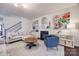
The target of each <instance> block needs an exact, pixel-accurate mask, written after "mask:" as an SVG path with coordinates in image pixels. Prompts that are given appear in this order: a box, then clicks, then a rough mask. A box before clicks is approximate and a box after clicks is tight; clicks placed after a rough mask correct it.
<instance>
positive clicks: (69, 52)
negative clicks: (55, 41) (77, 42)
mask: <svg viewBox="0 0 79 59" xmlns="http://www.w3.org/2000/svg"><path fill="white" fill-rule="evenodd" d="M64 53H65V56H79V47H76V46H75V47H74V48H70V47H66V46H65V47H64Z"/></svg>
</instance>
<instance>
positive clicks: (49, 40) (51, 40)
mask: <svg viewBox="0 0 79 59" xmlns="http://www.w3.org/2000/svg"><path fill="white" fill-rule="evenodd" d="M44 43H45V45H46V47H47V48H52V47H57V46H58V44H59V37H58V36H55V35H46V36H45V37H44ZM57 50H58V48H57Z"/></svg>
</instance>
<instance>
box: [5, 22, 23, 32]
mask: <svg viewBox="0 0 79 59" xmlns="http://www.w3.org/2000/svg"><path fill="white" fill-rule="evenodd" d="M21 23H22V22H21V21H20V22H18V23H17V24H15V25H13V26H11V27H9V28H8V29H6V33H8V32H17V31H19V30H20V29H21V28H22V24H21Z"/></svg>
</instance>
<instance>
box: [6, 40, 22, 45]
mask: <svg viewBox="0 0 79 59" xmlns="http://www.w3.org/2000/svg"><path fill="white" fill-rule="evenodd" d="M18 41H22V39H20V40H16V41H12V42H6V44H11V43H15V42H18Z"/></svg>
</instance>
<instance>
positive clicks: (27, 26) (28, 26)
mask: <svg viewBox="0 0 79 59" xmlns="http://www.w3.org/2000/svg"><path fill="white" fill-rule="evenodd" d="M21 20H22V31H24V32H26V33H27V34H28V33H29V32H30V31H31V30H32V20H29V19H26V18H21Z"/></svg>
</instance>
